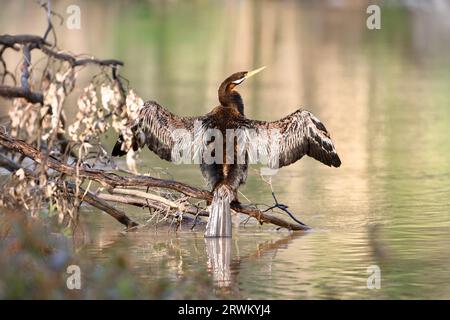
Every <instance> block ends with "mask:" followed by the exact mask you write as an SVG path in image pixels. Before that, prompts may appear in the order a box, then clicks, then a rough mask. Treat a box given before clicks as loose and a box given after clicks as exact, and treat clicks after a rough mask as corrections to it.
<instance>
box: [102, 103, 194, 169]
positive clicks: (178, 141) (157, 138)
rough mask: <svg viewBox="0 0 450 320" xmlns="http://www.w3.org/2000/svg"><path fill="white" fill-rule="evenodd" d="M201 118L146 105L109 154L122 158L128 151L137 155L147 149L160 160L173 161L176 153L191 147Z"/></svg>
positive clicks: (154, 105)
mask: <svg viewBox="0 0 450 320" xmlns="http://www.w3.org/2000/svg"><path fill="white" fill-rule="evenodd" d="M202 118H203V117H179V116H177V115H175V114H173V113H171V112H169V111H168V110H166V109H165V108H164V107H162V106H160V105H159V104H158V103H157V102H155V101H147V102H145V103H144V106H143V107H142V109H141V110H140V111H139V113H138V116H137V118H136V119H135V120H134V121H132V122H131V123H129V124H128V126H127V127H126V129H125V130H124V132H122V133H121V134H120V136H119V139H118V140H117V142H116V144H115V145H114V148H113V151H112V153H111V154H112V156H123V155H125V154H126V153H127V152H128V151H129V150H130V149H131V148H132V149H133V150H134V151H136V150H138V149H141V148H143V147H144V146H145V145H147V146H148V148H149V149H150V150H151V151H153V152H154V153H156V154H157V155H158V156H159V157H160V158H161V159H164V160H167V161H176V160H177V158H178V151H181V150H182V149H183V148H184V150H186V148H189V147H190V146H189V144H192V142H193V141H192V139H190V138H191V137H192V136H193V130H194V128H195V122H196V121H199V123H201V121H202ZM176 149H177V150H176ZM174 158H175V159H174Z"/></svg>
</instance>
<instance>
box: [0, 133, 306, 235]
mask: <svg viewBox="0 0 450 320" xmlns="http://www.w3.org/2000/svg"><path fill="white" fill-rule="evenodd" d="M0 145H2V146H3V147H5V148H7V149H10V150H13V151H16V152H19V153H21V154H22V155H24V156H26V157H28V158H30V159H32V160H33V161H35V162H37V163H42V162H43V161H46V163H45V164H46V166H47V167H48V168H50V169H53V170H55V171H58V172H60V173H63V174H66V175H69V176H78V177H79V178H86V179H89V180H94V181H97V182H98V183H100V184H101V185H103V186H104V187H106V188H107V189H108V190H111V191H113V189H114V188H120V187H142V186H144V187H154V188H165V189H170V190H174V191H177V192H180V193H182V194H184V195H187V196H189V197H192V198H197V199H202V200H207V201H211V200H212V194H211V193H210V192H209V191H206V190H202V189H199V188H196V187H193V186H190V185H188V184H185V183H181V182H177V181H173V180H164V179H157V178H153V177H150V176H144V175H134V176H119V175H117V174H115V173H112V172H106V171H103V170H97V169H88V168H81V167H73V166H70V165H67V164H65V163H62V162H60V161H59V160H56V159H54V158H52V157H48V158H47V157H45V156H44V155H43V154H42V153H41V152H40V151H39V150H37V149H36V148H34V147H33V146H31V145H29V144H27V143H26V142H24V141H22V140H19V139H15V138H13V137H11V136H9V135H7V134H5V133H1V132H0ZM99 200H100V199H99ZM105 200H106V199H105ZM232 209H233V210H235V211H237V212H240V213H243V214H246V215H248V216H250V217H253V218H255V219H256V220H258V221H259V223H260V224H263V223H271V224H274V225H277V226H279V227H283V228H286V229H289V230H309V229H310V228H309V227H308V226H305V225H300V224H297V223H291V222H288V221H285V220H283V219H280V218H278V217H275V216H273V215H270V214H267V213H265V212H263V211H261V210H259V209H257V208H254V207H250V206H243V205H240V204H234V203H233V204H232Z"/></svg>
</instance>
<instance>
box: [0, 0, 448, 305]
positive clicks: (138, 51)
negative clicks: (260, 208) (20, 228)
mask: <svg viewBox="0 0 450 320" xmlns="http://www.w3.org/2000/svg"><path fill="white" fill-rule="evenodd" d="M15 3H16V4H15V5H14V4H10V6H11V8H10V10H19V9H21V7H20V1H18V2H15ZM18 3H19V4H18ZM64 3H65V2H61V4H58V5H57V6H60V7H61V8H60V9H64V7H63V6H64ZM81 3H82V10H84V11H82V12H84V18H83V19H85V20H83V25H82V30H81V31H67V30H66V31H62V32H63V34H64V35H65V36H64V37H60V38H61V40H60V43H59V45H60V46H61V47H66V48H67V49H70V50H72V51H76V52H90V53H92V54H95V55H96V56H102V57H105V58H107V57H114V58H118V59H122V60H124V61H125V67H124V68H123V71H122V74H123V75H124V76H125V77H126V78H128V79H129V81H130V85H131V86H132V87H133V88H134V89H135V90H136V92H137V93H138V94H139V95H140V96H141V97H143V98H144V99H154V100H157V101H158V102H160V103H161V104H162V105H163V106H165V107H166V108H168V109H170V110H171V111H172V112H174V113H177V114H180V115H198V114H202V113H206V112H208V111H209V110H210V109H211V108H212V107H214V106H216V105H217V103H218V101H217V95H216V92H217V91H216V90H217V87H218V85H219V84H220V82H221V81H222V80H223V79H224V78H225V77H227V76H228V75H229V74H231V73H233V72H235V71H240V70H246V69H252V68H256V67H259V66H261V65H267V66H268V68H267V69H266V70H264V72H262V73H261V74H258V76H256V77H254V78H252V79H249V80H248V81H246V82H245V83H244V84H243V85H241V87H242V88H241V89H240V92H241V94H242V96H243V98H244V102H245V104H246V114H247V115H248V116H249V117H251V118H257V119H264V120H275V119H278V118H281V117H283V116H284V115H286V114H288V113H290V112H292V111H294V110H296V109H297V108H298V107H300V106H303V107H305V108H307V109H308V110H309V111H311V112H313V113H314V114H315V115H316V116H317V117H318V118H319V119H321V120H322V121H323V122H324V123H325V125H326V127H327V129H328V130H329V131H330V133H331V136H332V138H333V140H334V142H335V146H336V149H337V151H338V153H339V155H340V157H341V160H342V166H341V167H340V168H338V169H335V168H328V167H326V166H323V165H322V164H320V163H319V162H317V161H314V160H313V159H310V158H308V159H306V158H304V159H302V160H301V161H299V162H297V163H295V164H293V165H291V166H289V167H286V168H283V169H281V170H280V172H279V173H278V174H277V175H276V176H274V177H273V179H272V182H273V188H274V190H275V192H276V194H277V197H278V199H279V201H280V202H282V203H284V204H287V205H289V208H290V210H291V211H292V212H293V213H295V215H296V217H297V218H298V219H300V220H302V221H303V222H305V223H307V224H308V225H310V226H311V227H312V228H313V229H312V230H311V231H310V232H306V233H298V234H296V233H289V232H286V231H281V230H279V231H278V230H276V229H275V228H274V227H270V226H263V227H260V226H258V225H256V224H255V223H252V222H250V223H249V224H247V225H246V226H245V227H243V226H241V227H239V230H237V228H235V231H236V233H235V235H234V237H233V238H232V239H227V240H205V239H204V238H203V232H202V230H201V228H198V230H194V231H191V230H190V229H189V228H186V227H182V228H181V230H179V231H178V232H174V231H170V232H169V231H168V230H167V228H159V229H158V230H155V229H154V228H147V229H143V230H140V231H138V232H135V233H128V234H123V233H122V232H121V231H122V227H121V226H120V225H118V224H117V223H116V222H115V221H112V220H111V219H110V218H109V217H108V216H105V215H103V214H99V213H98V212H94V211H90V210H91V209H88V208H85V209H83V217H84V218H85V219H84V220H85V222H86V224H87V230H89V233H90V237H91V241H90V243H89V244H87V245H86V246H85V247H84V249H83V250H86V252H88V253H89V255H91V256H92V259H94V260H96V261H98V262H99V263H101V262H102V261H103V260H105V259H107V258H108V257H110V256H111V255H114V254H117V253H120V252H126V253H127V255H128V256H130V259H131V260H132V261H133V263H132V265H133V270H130V272H134V273H136V274H137V275H138V276H139V277H141V278H142V281H148V282H152V281H156V280H158V279H159V278H160V277H162V276H163V275H165V276H167V275H169V278H170V279H172V281H175V280H176V279H178V278H180V277H185V276H189V274H191V273H192V272H194V271H195V272H200V273H203V274H205V275H206V276H207V277H208V279H209V280H210V281H211V282H212V283H213V287H214V289H213V290H212V291H211V297H214V296H225V297H232V298H233V297H234V298H251V299H258V298H263V299H269V298H274V299H278V298H287V299H315V298H336V299H347V298H349V299H352V298H364V299H376V298H450V270H449V267H448V266H449V265H450V251H449V248H450V222H449V221H450V215H449V213H450V206H449V204H450V201H449V194H450V143H449V135H448V132H449V130H448V129H449V128H450V110H449V106H450V68H449V66H450V59H449V57H450V47H449V44H450V41H449V40H450V32H449V30H450V29H449V28H448V19H447V18H446V17H448V10H449V8H448V7H447V6H445V8H444V9H442V8H440V9H439V8H438V9H436V8H435V7H433V6H431V5H430V7H429V8H428V7H427V8H419V7H414V6H411V7H409V6H408V7H404V6H393V7H383V9H382V28H381V30H368V29H367V28H366V24H365V22H366V18H367V14H366V11H365V10H366V7H365V6H364V5H361V4H358V5H356V4H354V2H352V3H353V4H348V5H343V4H339V3H340V2H339V1H334V2H331V1H330V2H327V4H322V5H313V4H311V3H309V2H306V3H298V2H293V1H283V2H275V1H249V2H245V1H230V2H227V4H224V3H221V2H215V1H214V2H213V1H210V2H208V1H203V2H202V1H198V2H195V3H191V4H188V3H187V2H184V1H183V2H181V1H179V2H178V1H174V2H169V3H167V4H165V5H161V4H157V2H156V4H153V5H150V4H145V3H143V2H129V3H128V4H127V5H125V4H119V3H114V4H111V5H108V6H102V5H101V4H100V3H99V2H89V3H88V2H87V1H86V2H81ZM324 3H325V2H324ZM361 3H362V2H361ZM87 8H89V10H85V9H87ZM27 10H32V9H27ZM445 10H447V11H445ZM62 11H63V12H64V10H62ZM5 12H6V10H5ZM442 12H444V13H445V12H447V14H444V13H442ZM28 14H35V15H38V14H39V11H36V12H34V11H33V12H32V13H28ZM0 16H1V19H0V21H1V25H4V26H2V28H3V29H8V33H14V32H18V31H22V32H24V31H23V30H28V29H29V28H31V27H35V24H37V22H33V21H26V20H25V21H23V24H22V22H21V25H20V26H19V25H16V24H14V23H12V24H9V25H8V22H7V21H6V20H7V19H8V17H3V14H0ZM10 17H13V15H10ZM100 18H101V19H103V20H102V23H101V24H100V23H99V22H98V21H99V19H100ZM5 19H6V20H5ZM28 20H30V19H28ZM11 26H12V27H11ZM42 29H44V30H45V23H44V24H43V26H42ZM86 29H87V30H89V32H87V33H86ZM83 31H85V32H84V33H83ZM96 39H103V40H102V41H101V42H99V41H97V40H96ZM114 139H115V136H114V135H110V136H109V137H108V138H107V141H106V142H105V143H106V144H107V145H108V146H110V147H111V146H112V144H113V142H114ZM118 164H119V165H121V166H125V163H124V161H123V160H118ZM138 167H139V170H140V172H148V171H150V169H152V168H164V169H167V171H168V172H170V174H171V176H172V177H173V178H175V179H177V180H180V181H184V182H188V183H191V184H194V185H197V186H203V180H202V178H201V176H200V174H199V171H198V168H196V167H195V166H189V165H184V166H176V165H172V164H169V163H167V162H164V161H161V160H159V159H157V157H156V156H154V155H153V154H151V153H150V152H149V151H148V150H146V151H144V152H143V153H142V154H141V157H140V162H139V163H138ZM257 169H258V168H256V167H255V168H252V169H251V170H250V172H249V179H248V182H247V184H246V185H245V186H244V187H242V188H241V191H242V193H243V194H244V195H245V196H246V197H247V198H248V199H250V200H251V201H252V202H253V203H266V204H272V203H273V200H272V198H271V193H270V187H269V186H268V185H267V184H266V183H264V182H263V181H262V180H261V178H260V177H259V175H258V170H257ZM158 170H159V169H158ZM159 171H160V170H159ZM162 176H163V177H164V176H166V177H167V175H164V174H162ZM121 208H122V209H124V210H126V212H127V213H128V214H130V215H131V216H133V217H135V218H136V219H138V220H139V219H140V220H143V219H145V218H146V217H147V215H148V213H147V212H146V211H145V210H140V209H135V208H131V207H125V206H121ZM94 213H95V214H94ZM285 218H286V219H288V217H287V216H285ZM163 263H164V264H163ZM163 265H164V267H162V266H163ZM371 266H372V267H371ZM373 266H375V267H373ZM374 268H375V269H374ZM378 268H379V269H378ZM373 270H379V271H380V276H381V283H380V285H381V287H380V288H379V289H369V288H368V286H367V282H368V278H369V277H370V276H371V275H372V273H373ZM369 282H370V281H369Z"/></svg>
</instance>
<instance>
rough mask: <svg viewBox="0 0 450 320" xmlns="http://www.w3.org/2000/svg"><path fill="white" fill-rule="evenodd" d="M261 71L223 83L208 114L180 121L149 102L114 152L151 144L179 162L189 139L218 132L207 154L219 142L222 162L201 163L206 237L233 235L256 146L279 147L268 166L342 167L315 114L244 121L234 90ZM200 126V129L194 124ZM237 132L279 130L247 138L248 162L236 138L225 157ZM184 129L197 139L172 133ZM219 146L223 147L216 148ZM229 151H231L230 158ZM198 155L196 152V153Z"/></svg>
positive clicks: (209, 142)
mask: <svg viewBox="0 0 450 320" xmlns="http://www.w3.org/2000/svg"><path fill="white" fill-rule="evenodd" d="M262 69H264V67H263V68H260V69H257V70H254V71H250V72H247V71H244V72H237V73H234V74H232V75H231V76H230V77H228V78H227V79H225V81H223V82H222V84H221V85H220V87H219V92H218V96H219V102H220V105H219V106H218V107H215V108H214V109H213V110H212V111H211V112H209V113H207V114H206V115H204V116H199V117H179V116H177V115H175V114H173V113H171V112H169V111H168V110H166V109H165V108H163V107H162V106H160V105H159V104H158V103H156V102H154V101H147V102H146V103H145V104H144V106H143V108H142V109H141V110H140V111H139V114H138V117H137V118H136V119H135V120H134V121H132V122H131V123H130V124H129V125H128V126H127V132H129V133H130V132H131V137H130V139H131V142H130V141H129V142H128V143H126V141H125V140H126V138H125V137H124V133H123V134H121V135H120V136H119V139H118V141H117V142H116V144H115V146H114V149H113V151H112V155H113V156H122V155H125V154H126V153H127V152H128V151H129V150H130V149H133V150H134V151H136V150H138V149H140V148H142V147H144V146H145V145H147V146H148V148H149V149H150V150H151V151H153V152H154V153H156V154H157V155H158V156H159V157H160V158H162V159H164V160H167V161H175V158H177V160H179V159H178V152H179V151H178V150H175V149H177V148H179V147H180V145H183V146H184V147H186V141H188V143H190V144H195V143H196V142H198V141H199V139H198V138H197V137H196V136H198V135H201V134H204V133H205V132H206V131H207V130H208V129H213V130H215V131H216V132H217V130H218V131H220V133H221V134H222V135H223V140H222V141H221V140H217V139H216V138H217V137H214V139H213V138H212V137H211V139H209V140H207V141H206V145H207V148H205V150H206V149H208V147H211V146H213V145H214V144H215V146H214V147H213V148H212V150H213V151H212V153H213V155H214V152H216V151H217V150H219V148H217V147H218V146H219V147H221V148H220V150H221V152H222V153H223V157H221V161H213V162H211V161H209V162H208V161H200V169H201V172H202V174H203V176H204V177H205V178H206V180H207V182H208V186H209V188H210V190H211V192H212V193H213V200H212V202H211V207H210V216H209V219H208V224H207V226H206V232H205V237H230V236H231V226H232V221H231V209H230V204H231V202H233V201H236V202H237V201H238V198H237V190H238V188H239V186H240V185H241V184H243V183H245V181H246V179H247V171H248V163H249V154H250V153H251V152H252V151H250V148H252V146H253V147H257V148H261V149H262V150H266V151H267V150H271V147H270V146H275V147H276V148H273V149H276V152H270V151H267V154H268V159H269V161H268V166H269V167H275V168H281V167H283V166H287V165H289V164H291V163H294V162H296V161H297V160H299V159H301V158H302V157H303V156H304V155H308V156H310V157H312V158H314V159H316V160H318V161H320V162H322V163H323V164H326V165H327V166H333V167H339V166H340V165H341V160H340V159H339V156H338V154H337V153H336V150H335V148H334V145H333V142H332V141H331V137H330V135H329V133H328V131H327V129H326V128H325V126H324V125H323V124H322V122H320V121H319V119H317V118H316V117H315V116H314V115H313V114H312V113H310V112H308V111H306V110H303V109H299V110H297V111H295V112H293V113H291V114H290V115H288V116H286V117H284V118H282V119H280V120H277V121H273V122H266V121H259V120H251V119H248V118H246V117H245V115H244V103H243V101H242V97H241V96H240V94H239V93H238V92H237V91H236V89H235V88H236V86H237V85H239V84H241V83H242V82H243V81H244V80H245V79H248V78H249V77H251V76H253V75H254V74H256V73H258V72H259V71H261V70H262ZM196 124H200V125H199V126H198V125H197V126H196ZM196 128H197V129H196ZM198 128H200V129H201V130H198ZM233 129H234V130H239V129H241V130H242V129H244V131H245V130H249V129H252V130H254V131H256V132H263V131H270V130H276V131H277V132H278V135H275V136H273V137H272V136H270V137H269V136H264V137H267V138H266V139H261V138H258V139H256V138H255V139H254V141H252V138H251V137H252V136H251V135H248V134H244V136H245V137H247V139H248V140H247V141H246V142H247V143H246V144H245V147H243V148H241V150H243V152H244V161H241V162H240V163H239V162H238V161H236V157H237V148H238V146H237V145H238V138H236V136H234V137H231V139H232V140H233V149H231V151H228V155H227V150H230V149H229V148H228V149H227V146H226V142H227V141H228V139H227V134H228V135H230V133H229V132H232V130H233ZM180 130H181V131H182V132H185V133H187V134H189V135H191V136H193V139H188V140H186V139H185V138H186V134H181V135H180V134H174V132H177V131H180ZM230 130H231V131H230ZM200 140H202V139H200ZM180 141H182V142H183V143H180ZM218 143H219V144H220V145H217V144H218ZM222 143H223V146H222ZM188 147H190V146H188ZM208 150H211V148H209V149H208ZM230 153H233V154H232V155H231V157H230ZM196 154H198V150H197V153H196ZM200 154H201V156H200V157H201V159H200V160H205V159H204V158H203V153H201V152H200ZM205 154H206V153H205ZM215 159H216V158H215Z"/></svg>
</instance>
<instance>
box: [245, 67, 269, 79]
mask: <svg viewBox="0 0 450 320" xmlns="http://www.w3.org/2000/svg"><path fill="white" fill-rule="evenodd" d="M265 68H266V66H264V67H261V68H259V69H256V70H253V71H249V72H247V75H246V76H245V77H244V78H245V79H248V78H250V77H252V76H254V75H255V74H257V73H258V72H260V71H263V70H264V69H265Z"/></svg>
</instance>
